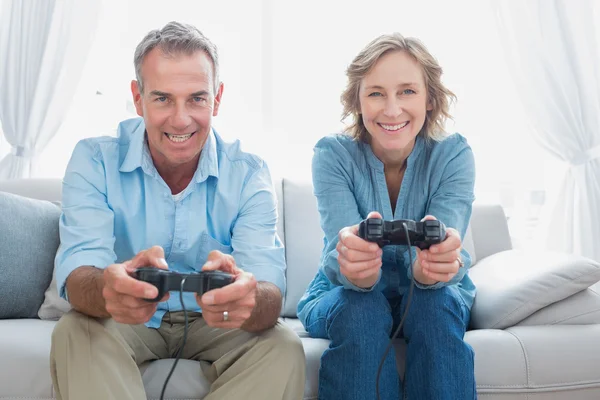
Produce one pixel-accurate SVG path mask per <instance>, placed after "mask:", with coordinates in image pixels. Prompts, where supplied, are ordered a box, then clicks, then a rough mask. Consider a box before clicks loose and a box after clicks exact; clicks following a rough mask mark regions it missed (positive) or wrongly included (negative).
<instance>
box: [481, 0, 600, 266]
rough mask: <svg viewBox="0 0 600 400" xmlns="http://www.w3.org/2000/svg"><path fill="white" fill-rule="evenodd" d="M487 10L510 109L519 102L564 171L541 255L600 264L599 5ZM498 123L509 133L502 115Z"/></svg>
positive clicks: (542, 1) (566, 1) (528, 4)
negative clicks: (505, 69) (508, 84)
mask: <svg viewBox="0 0 600 400" xmlns="http://www.w3.org/2000/svg"><path fill="white" fill-rule="evenodd" d="M492 4H493V6H494V9H495V14H496V21H497V24H498V27H499V34H500V40H501V42H502V44H503V48H504V53H505V56H506V59H507V62H508V66H509V69H510V71H511V75H512V77H513V78H514V81H515V83H516V86H517V93H518V98H516V99H514V101H521V102H522V104H523V106H524V109H525V113H526V114H527V116H528V118H529V120H530V122H531V125H532V127H533V129H532V133H533V134H534V135H535V138H536V139H537V142H538V143H539V144H540V145H541V146H542V147H543V148H544V149H546V150H547V151H548V152H550V153H551V154H553V155H554V156H556V157H557V158H559V159H560V160H562V161H564V162H565V163H566V164H567V165H568V170H567V173H566V174H565V176H564V177H563V179H562V182H561V186H560V190H559V191H558V196H557V197H556V199H555V200H556V203H554V207H553V208H552V209H551V212H550V213H548V214H547V218H548V221H547V223H546V224H545V227H546V229H545V232H543V234H544V235H545V236H547V239H546V244H547V247H548V248H549V249H554V250H560V251H566V252H569V253H575V254H579V255H583V256H586V257H590V258H592V259H595V260H597V261H600V243H599V242H598V241H599V240H600V36H599V29H600V19H599V18H598V17H599V12H600V2H598V1H595V0H577V1H573V0H521V1H500V0H498V1H494V2H493V3H492ZM490 79H493V77H490ZM496 123H501V124H502V125H504V126H505V127H506V129H511V118H510V115H506V114H504V113H502V110H498V119H497V121H496ZM519 145H520V144H519V143H518V142H517V143H514V146H519ZM506 162H507V163H509V162H512V161H511V160H510V158H509V157H507V160H506ZM557 179H558V177H557Z"/></svg>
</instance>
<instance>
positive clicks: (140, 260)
mask: <svg viewBox="0 0 600 400" xmlns="http://www.w3.org/2000/svg"><path fill="white" fill-rule="evenodd" d="M140 267H156V268H160V269H169V265H168V264H167V261H166V260H165V251H164V250H163V248H162V247H160V246H152V247H150V248H149V249H147V250H144V251H141V252H139V253H138V254H137V255H136V256H135V257H133V259H132V260H131V265H130V266H129V268H135V269H137V268H140Z"/></svg>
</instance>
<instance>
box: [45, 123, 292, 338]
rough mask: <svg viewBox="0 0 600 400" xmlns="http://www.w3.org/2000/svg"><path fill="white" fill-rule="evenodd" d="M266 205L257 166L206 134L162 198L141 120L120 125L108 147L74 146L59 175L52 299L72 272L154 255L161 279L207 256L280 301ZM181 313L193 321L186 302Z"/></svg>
mask: <svg viewBox="0 0 600 400" xmlns="http://www.w3.org/2000/svg"><path fill="white" fill-rule="evenodd" d="M276 201H277V200H276V197H275V192H274V189H273V185H272V181H271V176H270V173H269V170H268V168H267V165H266V164H265V163H264V162H263V161H262V160H261V159H260V158H258V157H256V156H254V155H251V154H248V153H244V152H242V151H241V149H240V144H239V142H237V141H236V142H234V143H225V142H223V140H222V139H221V138H220V137H219V135H218V134H217V133H216V132H215V131H214V130H213V131H211V133H210V135H209V136H208V139H207V141H206V143H205V145H204V148H203V150H202V153H201V156H200V161H199V163H198V168H197V170H196V172H195V174H194V177H193V179H192V181H191V182H190V184H189V185H188V187H187V188H186V189H185V190H184V191H183V192H182V194H181V195H180V196H177V197H174V196H172V194H171V190H170V189H169V187H168V186H167V184H166V183H165V182H164V180H163V179H162V177H161V176H160V175H159V174H158V172H157V170H156V168H155V167H154V164H153V162H152V158H151V156H150V152H149V150H148V145H147V141H146V138H145V126H144V122H143V120H142V119H141V118H135V119H131V120H127V121H124V122H122V123H121V124H120V125H119V128H118V135H117V137H116V138H114V137H100V138H91V139H84V140H82V141H80V142H79V143H78V144H77V146H76V147H75V150H74V151H73V155H72V157H71V160H70V161H69V164H68V166H67V170H66V173H65V177H64V180H63V193H62V209H63V213H62V216H61V218H60V241H61V245H60V248H59V250H58V253H57V255H56V260H55V263H56V281H57V286H58V290H59V293H60V294H61V296H62V297H63V298H67V293H66V291H65V281H66V279H67V277H68V276H69V274H70V273H71V272H72V271H73V270H74V269H76V268H78V267H80V266H83V265H91V266H95V267H97V268H101V269H102V268H106V267H107V266H108V265H111V264H114V263H116V262H123V261H126V260H129V259H131V258H133V257H134V256H135V255H136V254H137V253H138V252H140V251H142V250H145V249H148V248H150V247H152V246H154V245H159V246H161V247H163V249H164V251H165V258H166V261H167V264H168V265H169V269H171V270H174V271H179V272H192V271H199V270H200V269H201V268H202V265H203V264H204V262H205V260H206V257H207V256H208V253H209V252H210V251H212V250H219V251H221V252H223V253H226V254H231V255H233V257H234V259H235V260H236V263H237V265H238V266H239V267H240V268H242V269H244V270H245V271H248V272H251V273H252V274H254V276H255V277H256V280H257V281H266V282H271V283H273V284H275V285H276V286H277V287H279V289H280V290H281V293H282V295H284V293H285V278H284V276H285V255H284V248H283V245H282V243H281V241H280V240H279V237H278V236H277V233H276V222H277V207H276ZM184 303H185V308H186V309H188V310H190V311H200V307H199V306H198V304H197V302H196V300H195V297H194V294H193V293H186V294H185V295H184ZM181 309H182V307H181V304H180V299H179V296H178V295H176V296H173V295H171V297H170V299H169V300H168V301H166V302H162V303H160V304H159V306H158V310H157V312H156V313H155V314H154V316H153V317H152V319H151V320H150V321H149V322H148V323H147V324H146V325H147V326H149V327H153V328H155V327H158V326H160V322H161V320H162V317H163V315H164V314H165V312H166V311H178V310H181Z"/></svg>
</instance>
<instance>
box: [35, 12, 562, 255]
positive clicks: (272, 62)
mask: <svg viewBox="0 0 600 400" xmlns="http://www.w3.org/2000/svg"><path fill="white" fill-rule="evenodd" d="M171 20H179V21H183V22H189V23H192V24H194V25H196V26H197V27H198V28H200V29H201V30H202V31H203V32H204V33H205V34H206V35H207V36H208V37H209V38H211V40H212V41H213V42H214V43H216V44H217V46H218V47H219V52H220V57H221V71H220V73H221V78H222V80H223V81H224V82H225V92H224V97H223V103H222V107H221V109H220V113H219V116H218V117H217V119H216V121H215V127H216V129H217V130H218V131H219V133H220V134H222V136H224V137H225V138H226V139H228V140H234V139H238V138H239V139H240V140H241V141H242V145H243V148H244V149H245V150H247V151H251V152H254V153H257V154H259V155H260V156H262V157H263V158H264V159H266V160H267V162H268V163H269V165H270V168H271V170H272V172H273V175H278V176H305V177H309V176H310V160H311V156H312V147H313V145H314V144H315V142H316V141H317V140H318V139H319V138H320V137H322V136H324V135H327V134H330V133H334V132H338V131H340V130H341V129H342V127H343V125H342V123H341V122H340V115H341V105H340V102H339V96H340V94H341V92H342V90H343V88H344V85H345V83H346V78H345V75H344V72H345V68H346V66H347V65H348V63H349V62H350V61H351V60H352V58H353V57H354V56H355V54H356V53H357V52H358V51H359V50H360V49H361V48H362V47H363V46H364V45H366V44H367V43H368V42H369V41H370V40H372V39H373V38H374V37H375V36H377V35H379V34H382V33H388V32H393V31H398V32H400V33H402V34H404V35H405V36H416V37H418V38H420V39H421V40H422V41H423V42H424V43H425V45H426V46H427V47H428V48H429V50H430V51H431V52H432V53H433V54H434V55H435V56H436V57H437V58H438V60H439V61H440V64H441V65H442V67H443V68H444V71H445V73H444V80H445V83H446V85H447V86H448V87H449V88H450V89H451V90H453V91H454V92H455V93H456V95H457V96H458V103H457V104H456V106H455V107H454V108H453V115H454V122H452V123H450V124H449V125H448V130H450V131H456V132H460V133H461V134H463V135H464V136H465V137H467V139H468V141H469V143H470V144H471V146H472V148H473V151H474V154H475V159H476V165H477V184H476V196H477V199H478V201H481V202H496V203H497V202H500V203H501V204H502V205H503V206H504V208H505V211H506V213H507V216H508V218H509V223H510V227H511V233H512V235H513V238H514V240H515V246H517V247H519V246H520V245H527V246H531V245H533V241H535V235H534V228H535V227H536V226H537V225H538V220H539V212H540V209H541V207H542V206H543V205H544V204H545V203H547V201H548V199H549V198H550V197H551V196H552V190H554V188H555V187H556V182H555V176H556V175H557V174H558V173H559V172H560V168H561V166H560V165H559V164H558V162H555V161H553V160H551V159H550V158H549V157H548V156H547V155H546V154H545V153H544V151H543V150H542V149H541V148H540V147H539V146H537V145H536V144H535V143H534V142H533V139H532V138H531V135H530V134H529V130H530V127H529V126H528V123H527V120H526V118H525V111H526V110H523V109H522V106H521V104H520V103H519V91H518V89H517V88H515V87H514V85H513V84H512V82H511V80H510V78H509V76H508V73H507V69H506V67H505V65H504V61H503V53H502V49H501V47H500V44H499V42H498V38H497V36H496V30H495V21H494V19H493V15H492V12H491V8H490V4H489V1H477V2H475V1H473V2H446V1H435V2H431V1H430V2H390V1H383V0H373V1H371V2H370V3H369V6H368V7H365V3H364V1H357V0H353V1H345V2H343V3H341V2H323V1H316V0H307V1H304V2H301V3H290V2H276V1H273V0H263V1H250V2H242V1H240V2H234V3H233V4H232V3H230V2H197V1H191V0H189V1H179V2H173V3H169V6H168V7H167V6H166V5H165V3H164V2H161V1H144V0H130V1H128V2H122V3H119V4H117V2H105V8H104V11H103V14H102V16H101V21H100V25H99V30H98V35H97V38H96V42H95V43H94V46H93V48H92V51H91V55H90V59H89V62H88V65H87V67H86V70H85V73H84V77H83V79H82V82H81V85H80V88H79V91H78V93H77V96H76V98H75V100H74V102H73V106H72V108H71V111H70V113H69V115H68V117H67V118H66V120H65V123H64V124H63V126H62V128H61V131H60V132H59V134H58V135H57V136H56V137H55V138H54V140H53V141H52V142H51V143H50V144H49V145H48V148H47V149H46V151H45V152H44V154H42V157H41V160H40V165H43V168H40V169H39V172H38V175H41V176H57V177H58V176H62V174H63V172H64V168H65V166H66V164H67V162H68V158H69V155H70V153H71V151H72V149H73V147H74V146H75V143H76V142H77V141H78V140H80V139H82V138H84V137H90V136H97V135H99V134H105V133H106V134H114V130H115V128H116V125H117V123H118V121H120V120H122V119H125V118H128V117H131V116H135V112H134V110H133V107H132V104H131V95H130V93H129V82H130V80H131V79H134V71H133V61H132V60H133V52H134V49H135V46H136V45H137V43H138V42H139V41H140V40H141V38H142V37H143V35H144V34H145V33H147V32H148V31H149V30H150V29H154V28H157V27H162V26H163V25H164V24H165V23H167V22H168V21H171Z"/></svg>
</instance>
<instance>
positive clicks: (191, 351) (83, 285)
mask: <svg viewBox="0 0 600 400" xmlns="http://www.w3.org/2000/svg"><path fill="white" fill-rule="evenodd" d="M134 64H135V70H136V78H137V81H133V82H132V83H131V91H132V94H133V98H134V102H135V106H136V110H137V113H138V115H140V116H141V117H142V118H141V119H140V118H137V119H134V120H128V121H125V122H123V123H121V124H120V126H119V132H118V133H119V134H118V137H117V138H108V137H105V138H94V139H86V140H82V141H81V142H79V143H78V144H77V146H76V148H75V150H74V152H73V155H72V158H71V160H70V162H69V165H68V167H67V171H66V174H65V177H64V182H63V215H62V217H61V220H60V238H61V247H60V249H59V251H58V253H57V256H56V276H57V285H58V290H59V292H60V293H61V296H63V297H64V298H66V299H67V300H68V301H69V302H70V303H71V305H72V307H73V310H72V311H70V312H69V313H67V314H65V315H64V316H63V317H62V318H61V320H60V321H59V322H58V324H57V326H56V328H55V330H54V332H53V335H52V352H51V372H52V380H53V383H54V388H55V390H56V397H57V399H65V400H70V399H74V400H79V399H102V400H107V399H118V400H123V399H146V394H145V393H144V386H143V383H142V379H141V376H140V372H139V369H138V366H139V365H140V364H142V363H144V362H146V361H149V360H156V359H162V358H171V357H174V356H175V354H177V352H178V351H179V349H180V348H181V345H182V341H183V340H182V336H183V331H184V329H183V328H184V314H183V312H182V307H181V303H180V299H179V295H177V296H169V295H168V294H167V295H165V296H164V298H163V299H161V302H160V303H152V302H148V301H146V300H144V299H149V298H154V297H156V296H157V295H158V292H157V289H156V288H155V287H154V286H153V285H150V284H148V283H145V282H142V281H138V280H136V279H134V278H132V276H131V275H132V272H133V271H134V270H135V269H137V268H139V267H143V266H152V267H156V268H162V269H170V270H175V271H179V272H191V271H194V270H200V269H202V270H204V271H207V270H221V271H225V272H229V273H232V274H234V275H235V282H234V283H232V284H230V285H229V286H226V287H224V288H221V289H214V290H211V291H209V292H207V293H205V294H204V295H202V296H198V295H196V294H194V293H185V294H184V304H185V308H186V309H187V310H189V313H188V315H189V333H188V335H187V342H186V344H185V346H184V347H183V350H182V353H181V357H182V358H186V359H194V360H199V361H204V362H202V363H201V365H202V368H203V373H204V375H205V376H206V377H207V379H208V380H209V381H210V382H211V390H210V393H209V394H208V395H207V397H206V399H207V400H214V399H241V398H244V399H301V398H302V397H303V391H304V379H305V378H304V376H305V371H304V369H305V359H304V351H303V348H302V344H301V342H300V340H299V338H298V337H297V336H296V335H295V334H294V333H293V331H291V330H290V329H289V328H287V327H285V326H284V325H282V324H281V323H279V322H278V316H279V313H280V308H281V301H282V295H283V293H284V291H285V280H284V270H285V261H284V250H283V247H282V245H281V242H280V241H279V238H278V237H277V234H276V228H275V226H276V219H277V215H276V205H275V196H274V194H273V190H272V183H271V178H270V175H269V171H268V169H267V167H266V165H265V164H264V163H263V162H262V161H261V160H260V159H259V158H257V157H255V156H253V155H250V154H246V153H243V152H242V151H241V150H240V148H239V144H238V143H234V144H227V143H224V142H223V141H222V139H221V138H220V137H219V136H218V135H217V134H216V132H214V131H213V130H212V125H211V123H212V117H214V116H216V115H217V113H218V111H219V104H220V102H221V97H222V95H223V84H222V83H220V82H219V78H218V71H219V65H218V56H217V50H216V48H215V46H214V45H213V44H212V43H211V42H210V41H209V40H208V39H207V38H206V37H204V36H203V35H202V33H200V31H198V30H197V29H196V28H194V27H192V26H188V25H183V24H180V23H175V22H172V23H169V24H167V25H166V26H165V27H164V28H163V29H162V30H160V31H158V30H155V31H152V32H150V33H149V34H148V35H147V36H146V37H145V38H144V39H143V40H142V42H141V43H140V44H139V45H138V47H137V49H136V52H135V59H134ZM177 294H178V293H177Z"/></svg>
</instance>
